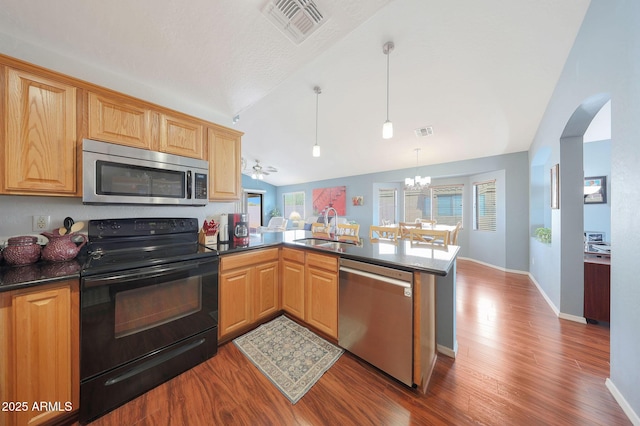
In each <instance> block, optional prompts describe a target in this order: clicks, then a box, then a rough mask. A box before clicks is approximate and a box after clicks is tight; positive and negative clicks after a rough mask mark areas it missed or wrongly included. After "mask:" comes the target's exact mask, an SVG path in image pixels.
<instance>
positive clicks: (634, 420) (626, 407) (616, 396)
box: [604, 378, 640, 425]
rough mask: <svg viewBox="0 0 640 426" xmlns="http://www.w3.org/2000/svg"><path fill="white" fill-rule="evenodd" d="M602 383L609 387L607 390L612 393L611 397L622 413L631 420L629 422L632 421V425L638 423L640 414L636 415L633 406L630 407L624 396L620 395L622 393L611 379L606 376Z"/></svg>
mask: <svg viewBox="0 0 640 426" xmlns="http://www.w3.org/2000/svg"><path fill="white" fill-rule="evenodd" d="M604 384H605V385H606V386H607V389H609V392H611V395H613V398H614V399H615V400H616V402H617V403H618V405H619V406H620V408H622V411H624V414H626V415H627V417H629V420H631V423H633V424H634V425H640V416H638V414H637V413H636V412H635V411H633V408H631V405H629V403H628V402H627V400H626V399H625V398H624V396H622V394H621V393H620V391H619V390H618V388H617V387H616V385H615V384H614V383H613V381H611V379H610V378H608V379H607V380H605V382H604Z"/></svg>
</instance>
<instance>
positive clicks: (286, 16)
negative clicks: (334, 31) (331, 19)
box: [262, 0, 327, 44]
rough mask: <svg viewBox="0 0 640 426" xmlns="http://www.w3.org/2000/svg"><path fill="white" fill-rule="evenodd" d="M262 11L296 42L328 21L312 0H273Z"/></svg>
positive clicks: (298, 42)
mask: <svg viewBox="0 0 640 426" xmlns="http://www.w3.org/2000/svg"><path fill="white" fill-rule="evenodd" d="M262 13H264V14H265V15H266V17H267V18H268V19H269V21H271V22H272V23H273V24H274V25H275V26H276V27H278V29H279V30H280V31H282V32H283V33H284V34H285V35H286V36H287V37H289V39H291V41H293V42H294V43H295V44H300V43H302V42H303V41H304V40H306V38H307V37H309V36H310V35H311V34H312V33H313V32H314V31H315V30H317V29H318V28H320V26H322V24H324V23H325V22H326V20H327V19H326V16H325V15H324V14H323V13H322V12H320V10H319V9H318V6H317V5H316V4H315V3H314V2H313V1H311V0H271V1H269V2H268V3H267V4H266V6H265V7H264V9H263V10H262Z"/></svg>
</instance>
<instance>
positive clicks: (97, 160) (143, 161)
mask: <svg viewBox="0 0 640 426" xmlns="http://www.w3.org/2000/svg"><path fill="white" fill-rule="evenodd" d="M82 168H83V185H82V186H83V190H82V202H83V203H85V204H107V203H114V204H151V205H153V204H157V205H187V206H204V205H206V204H207V203H208V196H207V181H208V173H209V162H208V161H204V160H198V159H195V158H189V157H182V156H179V155H172V154H165V153H162V152H156V151H148V150H145V149H138V148H132V147H128V146H123V145H116V144H112V143H107V142H100V141H95V140H91V139H84V140H83V141H82Z"/></svg>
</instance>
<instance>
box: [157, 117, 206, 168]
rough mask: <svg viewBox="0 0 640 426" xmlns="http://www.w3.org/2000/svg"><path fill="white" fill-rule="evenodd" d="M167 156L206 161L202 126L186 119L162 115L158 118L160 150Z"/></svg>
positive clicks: (197, 122)
mask: <svg viewBox="0 0 640 426" xmlns="http://www.w3.org/2000/svg"><path fill="white" fill-rule="evenodd" d="M159 150H160V151H161V152H166V153H167V154H175V155H183V156H185V157H192V158H198V159H201V160H206V158H205V152H204V126H203V124H202V123H201V122H199V121H196V120H190V119H188V118H186V117H185V118H183V117H177V116H171V115H168V114H162V115H161V116H160V149H159Z"/></svg>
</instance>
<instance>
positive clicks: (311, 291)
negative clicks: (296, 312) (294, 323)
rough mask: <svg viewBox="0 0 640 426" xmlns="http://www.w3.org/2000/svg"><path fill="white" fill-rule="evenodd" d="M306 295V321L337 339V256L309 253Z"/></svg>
mask: <svg viewBox="0 0 640 426" xmlns="http://www.w3.org/2000/svg"><path fill="white" fill-rule="evenodd" d="M333 265H335V269H334V268H333ZM305 293H306V299H307V300H306V302H307V303H306V312H305V321H306V322H307V323H308V324H310V325H312V326H314V327H316V328H317V329H318V330H320V331H322V332H324V333H326V334H327V335H329V336H331V337H334V338H336V339H337V338H338V260H337V258H336V257H335V256H324V255H318V254H315V253H307V263H306V276H305Z"/></svg>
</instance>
